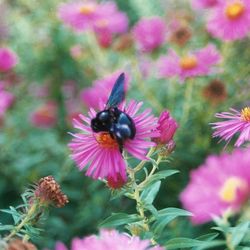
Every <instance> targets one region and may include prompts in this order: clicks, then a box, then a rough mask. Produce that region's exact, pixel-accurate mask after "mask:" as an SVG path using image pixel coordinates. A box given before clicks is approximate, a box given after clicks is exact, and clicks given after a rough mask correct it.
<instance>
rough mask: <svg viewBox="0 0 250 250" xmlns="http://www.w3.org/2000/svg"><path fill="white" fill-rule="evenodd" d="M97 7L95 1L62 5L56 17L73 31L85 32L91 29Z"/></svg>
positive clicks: (96, 15) (95, 17)
mask: <svg viewBox="0 0 250 250" xmlns="http://www.w3.org/2000/svg"><path fill="white" fill-rule="evenodd" d="M98 6H99V5H98V4H97V3H96V2H95V1H85V2H83V1H77V2H69V3H63V4H61V5H60V6H59V8H58V17H59V19H60V20H62V21H63V22H64V23H65V24H67V25H69V26H70V27H71V28H73V29H74V30H75V31H85V30H87V29H90V28H93V23H94V20H96V19H97V17H98V13H97V11H98Z"/></svg>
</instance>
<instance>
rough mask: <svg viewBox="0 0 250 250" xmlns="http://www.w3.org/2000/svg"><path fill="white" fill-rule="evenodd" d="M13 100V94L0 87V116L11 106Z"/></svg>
mask: <svg viewBox="0 0 250 250" xmlns="http://www.w3.org/2000/svg"><path fill="white" fill-rule="evenodd" d="M14 101H15V96H14V95H13V94H12V93H10V92H8V91H5V90H3V89H0V117H3V116H4V114H5V112H6V111H7V110H8V109H9V108H10V107H11V105H12V104H13V103H14Z"/></svg>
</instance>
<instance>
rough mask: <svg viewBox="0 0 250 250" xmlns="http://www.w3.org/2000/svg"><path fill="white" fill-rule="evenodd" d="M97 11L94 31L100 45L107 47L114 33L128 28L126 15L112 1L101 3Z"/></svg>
mask: <svg viewBox="0 0 250 250" xmlns="http://www.w3.org/2000/svg"><path fill="white" fill-rule="evenodd" d="M98 13H100V14H99V16H98V18H97V19H96V20H95V22H94V31H95V32H96V35H97V40H98V42H99V44H100V46H101V47H103V48H107V47H109V46H110V45H111V44H112V41H113V35H114V34H121V33H124V32H126V31H127V30H128V17H127V15H126V14H125V13H123V12H121V11H119V10H118V9H117V6H116V4H115V3H114V2H107V3H105V2H104V3H103V4H101V5H100V7H99V9H98Z"/></svg>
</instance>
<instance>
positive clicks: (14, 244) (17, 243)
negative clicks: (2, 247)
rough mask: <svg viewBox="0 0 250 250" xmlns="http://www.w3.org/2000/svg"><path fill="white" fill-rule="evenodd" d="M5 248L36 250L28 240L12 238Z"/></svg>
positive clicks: (8, 249)
mask: <svg viewBox="0 0 250 250" xmlns="http://www.w3.org/2000/svg"><path fill="white" fill-rule="evenodd" d="M7 250H37V248H36V247H35V246H34V245H33V244H32V243H30V242H27V241H24V242H23V241H22V240H21V239H14V240H12V241H10V243H9V244H8V246H7Z"/></svg>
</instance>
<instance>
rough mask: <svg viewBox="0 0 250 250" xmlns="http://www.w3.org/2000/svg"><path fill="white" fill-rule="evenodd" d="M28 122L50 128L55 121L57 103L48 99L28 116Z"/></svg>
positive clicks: (39, 126)
mask: <svg viewBox="0 0 250 250" xmlns="http://www.w3.org/2000/svg"><path fill="white" fill-rule="evenodd" d="M30 122H31V124H32V125H33V126H35V127H38V128H51V127H53V126H55V124H56V122H57V105H56V103H54V102H52V101H50V102H47V103H45V104H43V105H42V106H40V107H38V108H37V109H36V110H35V111H34V112H33V113H32V114H31V117H30Z"/></svg>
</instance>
